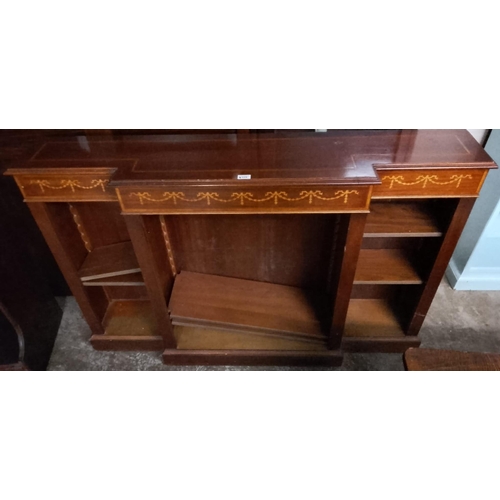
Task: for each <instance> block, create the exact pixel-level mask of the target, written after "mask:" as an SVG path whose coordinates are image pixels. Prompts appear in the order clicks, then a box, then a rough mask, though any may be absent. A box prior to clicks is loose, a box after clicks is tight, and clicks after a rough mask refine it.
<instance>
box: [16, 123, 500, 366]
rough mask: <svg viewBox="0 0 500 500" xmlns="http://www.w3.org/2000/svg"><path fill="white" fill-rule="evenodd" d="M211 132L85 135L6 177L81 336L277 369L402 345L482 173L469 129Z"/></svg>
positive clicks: (169, 357) (49, 146)
mask: <svg viewBox="0 0 500 500" xmlns="http://www.w3.org/2000/svg"><path fill="white" fill-rule="evenodd" d="M219 132H220V131H219ZM224 132H226V133H212V134H211V135H207V134H198V135H185V134H182V133H179V134H169V135H165V136H158V135H156V136H151V135H144V134H139V135H127V134H124V133H119V132H117V131H109V132H107V133H104V132H103V131H99V132H96V135H92V134H90V133H88V132H87V134H86V135H85V136H80V137H76V138H64V140H62V139H57V140H54V139H51V140H47V141H45V143H44V144H42V145H41V146H40V148H39V149H38V150H37V151H36V153H35V154H34V156H32V157H31V158H30V159H29V160H28V161H18V162H17V163H16V165H14V166H13V168H11V169H10V170H9V171H8V174H9V175H11V176H13V177H14V178H15V180H16V182H17V184H18V186H19V188H20V190H21V192H22V194H23V196H24V198H25V200H26V201H27V204H28V206H29V208H30V210H31V212H32V214H33V216H34V218H35V220H36V222H37V224H38V226H39V227H40V229H41V231H42V233H43V235H44V237H45V239H46V241H47V243H48V244H49V246H50V248H51V250H52V253H53V254H54V256H55V258H56V260H57V262H58V264H59V267H60V269H61V270H62V272H63V274H64V276H65V278H66V280H67V282H68V284H69V286H70V288H71V290H72V292H73V294H74V296H75V297H76V299H77V301H78V303H79V305H80V307H81V309H82V312H83V314H84V316H85V318H86V320H87V322H88V323H89V325H90V327H91V329H92V332H93V335H92V338H91V339H90V341H91V343H92V345H93V346H94V347H95V348H96V349H111V350H113V349H116V350H120V349H123V350H137V349H147V350H157V351H163V359H164V362H166V363H172V364H292V365H299V364H300V365H314V364H320V365H324V364H328V365H337V364H339V363H341V361H342V352H344V351H358V352H360V351H381V352H404V351H405V350H406V349H407V348H408V347H411V346H418V345H419V344H420V341H419V338H418V331H419V329H420V327H421V325H422V323H423V320H424V319H425V315H426V313H427V310H428V308H429V306H430V304H431V302H432V299H433V297H434V294H435V292H436V290H437V287H438V285H439V282H440V280H441V278H442V276H443V273H444V270H445V268H446V265H447V263H448V260H449V258H450V256H451V254H452V252H453V249H454V247H455V244H456V242H457V240H458V237H459V236H460V233H461V231H462V228H463V226H464V224H465V222H466V220H467V217H468V214H469V212H470V210H471V208H472V206H473V204H474V199H475V198H476V197H477V196H478V194H479V191H480V188H481V185H482V183H483V181H484V178H485V176H486V174H487V171H488V169H490V168H494V167H495V164H494V162H493V161H492V160H491V158H490V157H489V156H488V155H487V154H486V153H485V152H484V150H483V149H482V148H481V147H480V146H479V145H478V144H477V143H476V142H475V140H474V139H473V138H472V137H471V136H470V134H468V132H466V131H408V130H400V131H329V132H327V133H319V134H315V133H314V132H308V131H274V132H272V133H269V132H262V131H261V132H252V131H244V132H239V133H238V132H237V131H229V132H230V133H227V132H228V131H224Z"/></svg>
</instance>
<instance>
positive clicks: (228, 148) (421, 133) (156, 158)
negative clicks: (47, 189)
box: [7, 130, 495, 185]
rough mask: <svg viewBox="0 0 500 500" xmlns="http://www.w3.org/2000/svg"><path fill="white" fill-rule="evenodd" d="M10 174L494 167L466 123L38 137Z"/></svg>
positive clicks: (177, 178) (141, 176)
mask: <svg viewBox="0 0 500 500" xmlns="http://www.w3.org/2000/svg"><path fill="white" fill-rule="evenodd" d="M12 167H13V168H10V169H9V170H8V172H7V173H8V174H16V173H23V172H26V171H29V172H33V171H34V170H38V169H40V170H47V169H63V170H64V169H74V168H79V169H83V168H88V169H95V168H109V169H112V170H113V171H115V173H114V175H113V179H112V181H113V183H114V184H116V185H122V184H129V183H132V184H136V183H148V184H151V183H152V184H155V183H158V184H160V185H161V184H162V183H176V182H178V183H195V184H198V183H205V184H210V183H218V184H220V183H227V184H234V183H241V182H242V181H245V182H246V183H266V182H269V183H276V182H279V181H283V183H297V184H299V183H300V184H303V183H304V184H306V183H309V184H312V183H319V184H377V183H379V182H380V181H379V178H378V175H377V172H376V170H379V169H384V168H390V169H408V168H411V169H414V168H493V167H495V163H494V162H493V160H492V159H491V158H490V157H489V156H488V154H487V153H486V152H485V151H484V149H483V148H482V147H481V146H480V145H479V144H478V143H477V142H476V141H475V140H474V139H473V137H472V136H471V135H470V134H469V133H468V132H467V131H466V130H329V131H328V132H324V133H315V132H299V131H297V132H294V131H283V132H276V133H240V134H236V133H230V134H209V135H208V134H205V135H201V134H198V135H134V136H126V135H122V136H115V137H113V136H111V137H110V136H78V137H70V138H64V139H61V138H56V140H48V141H45V142H43V143H41V144H40V147H39V148H38V149H37V151H36V153H35V154H33V155H32V157H31V158H30V159H29V160H26V159H24V160H23V161H19V162H18V163H16V164H14V165H12Z"/></svg>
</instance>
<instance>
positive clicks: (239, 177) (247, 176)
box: [238, 174, 252, 181]
mask: <svg viewBox="0 0 500 500" xmlns="http://www.w3.org/2000/svg"><path fill="white" fill-rule="evenodd" d="M251 178H252V176H251V175H248V174H246V175H238V180H241V181H244V180H246V179H251Z"/></svg>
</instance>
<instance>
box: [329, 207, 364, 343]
mask: <svg viewBox="0 0 500 500" xmlns="http://www.w3.org/2000/svg"><path fill="white" fill-rule="evenodd" d="M343 217H344V220H343V221H342V222H341V230H340V235H339V237H340V238H341V241H340V242H337V243H336V245H337V248H339V251H338V256H334V258H335V257H337V259H338V261H337V262H336V263H334V266H336V267H335V269H337V270H338V271H337V272H335V269H334V279H333V286H332V295H333V300H334V307H333V317H332V326H331V330H330V338H329V347H330V349H337V348H339V347H340V344H341V341H342V334H343V331H344V326H345V320H346V316H347V309H348V307H349V301H350V300H351V293H352V287H353V283H354V274H355V272H356V265H357V263H358V258H359V252H360V250H361V242H362V240H363V233H364V229H365V222H366V217H367V214H363V213H361V214H350V215H349V216H343ZM342 242H345V244H344V245H342Z"/></svg>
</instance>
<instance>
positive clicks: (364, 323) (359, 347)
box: [342, 200, 443, 352]
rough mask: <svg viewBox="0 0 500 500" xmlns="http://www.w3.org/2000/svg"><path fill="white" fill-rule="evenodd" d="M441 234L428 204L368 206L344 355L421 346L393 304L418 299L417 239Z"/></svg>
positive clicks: (420, 276)
mask: <svg viewBox="0 0 500 500" xmlns="http://www.w3.org/2000/svg"><path fill="white" fill-rule="evenodd" d="M442 235H443V231H442V227H441V225H440V224H439V222H438V220H437V218H436V216H435V214H434V213H433V210H432V206H431V203H429V202H428V201H427V200H423V201H422V200H419V201H413V200H412V201H397V202H396V201H391V200H388V201H373V202H372V205H371V211H370V213H369V214H368V216H367V221H366V225H365V232H364V236H363V247H368V248H362V249H361V251H360V255H359V260H358V265H357V268H356V273H355V278H354V293H353V296H352V297H351V300H350V303H349V308H348V312H347V318H346V324H345V330H344V338H343V342H342V347H343V349H344V350H346V351H384V352H402V351H404V350H406V349H407V348H409V347H418V346H419V345H420V340H419V339H418V337H416V336H411V335H406V332H405V325H406V321H405V319H404V318H403V317H402V313H401V309H402V308H401V307H398V306H396V304H398V303H399V304H401V302H402V301H404V300H405V298H407V297H408V296H409V295H410V293H412V296H418V294H419V291H420V288H419V289H417V290H416V291H415V288H414V287H416V286H420V287H421V286H422V285H423V283H424V282H425V272H422V269H420V268H417V266H416V265H415V259H413V258H412V253H413V252H415V250H416V249H417V248H418V243H417V241H416V239H417V238H419V239H422V238H424V239H425V238H441V236H442ZM407 238H408V239H410V240H406V241H405V239H407ZM412 247H413V248H412ZM431 251H432V250H431ZM420 260H422V259H420Z"/></svg>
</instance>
